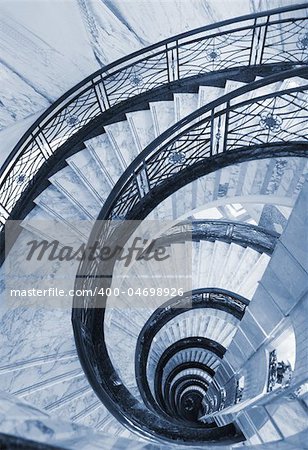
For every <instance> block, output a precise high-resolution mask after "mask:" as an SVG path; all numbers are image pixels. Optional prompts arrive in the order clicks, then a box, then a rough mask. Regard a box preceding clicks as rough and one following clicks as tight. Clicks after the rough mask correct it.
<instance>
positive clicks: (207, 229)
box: [156, 219, 279, 255]
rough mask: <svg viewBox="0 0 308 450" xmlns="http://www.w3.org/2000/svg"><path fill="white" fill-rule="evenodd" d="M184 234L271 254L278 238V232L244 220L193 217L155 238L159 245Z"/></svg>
mask: <svg viewBox="0 0 308 450" xmlns="http://www.w3.org/2000/svg"><path fill="white" fill-rule="evenodd" d="M185 236H187V237H188V239H190V240H220V241H223V242H228V243H231V242H234V243H237V244H238V245H243V246H245V247H251V248H253V249H255V250H256V251H258V252H262V253H267V254H268V255H271V254H272V253H273V251H274V248H275V245H276V242H277V240H278V238H279V233H276V232H275V231H269V230H266V229H265V228H262V227H259V226H255V225H252V224H249V223H245V222H238V221H231V220H210V219H200V220H195V219H194V220H193V221H183V222H180V223H178V224H176V225H174V226H173V227H171V228H169V230H167V231H166V232H165V233H164V234H163V236H162V237H161V238H159V239H157V240H156V244H157V245H158V246H159V245H168V244H170V243H172V242H181V241H182V242H183V241H184V240H185Z"/></svg>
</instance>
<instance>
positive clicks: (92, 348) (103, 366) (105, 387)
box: [72, 69, 307, 442]
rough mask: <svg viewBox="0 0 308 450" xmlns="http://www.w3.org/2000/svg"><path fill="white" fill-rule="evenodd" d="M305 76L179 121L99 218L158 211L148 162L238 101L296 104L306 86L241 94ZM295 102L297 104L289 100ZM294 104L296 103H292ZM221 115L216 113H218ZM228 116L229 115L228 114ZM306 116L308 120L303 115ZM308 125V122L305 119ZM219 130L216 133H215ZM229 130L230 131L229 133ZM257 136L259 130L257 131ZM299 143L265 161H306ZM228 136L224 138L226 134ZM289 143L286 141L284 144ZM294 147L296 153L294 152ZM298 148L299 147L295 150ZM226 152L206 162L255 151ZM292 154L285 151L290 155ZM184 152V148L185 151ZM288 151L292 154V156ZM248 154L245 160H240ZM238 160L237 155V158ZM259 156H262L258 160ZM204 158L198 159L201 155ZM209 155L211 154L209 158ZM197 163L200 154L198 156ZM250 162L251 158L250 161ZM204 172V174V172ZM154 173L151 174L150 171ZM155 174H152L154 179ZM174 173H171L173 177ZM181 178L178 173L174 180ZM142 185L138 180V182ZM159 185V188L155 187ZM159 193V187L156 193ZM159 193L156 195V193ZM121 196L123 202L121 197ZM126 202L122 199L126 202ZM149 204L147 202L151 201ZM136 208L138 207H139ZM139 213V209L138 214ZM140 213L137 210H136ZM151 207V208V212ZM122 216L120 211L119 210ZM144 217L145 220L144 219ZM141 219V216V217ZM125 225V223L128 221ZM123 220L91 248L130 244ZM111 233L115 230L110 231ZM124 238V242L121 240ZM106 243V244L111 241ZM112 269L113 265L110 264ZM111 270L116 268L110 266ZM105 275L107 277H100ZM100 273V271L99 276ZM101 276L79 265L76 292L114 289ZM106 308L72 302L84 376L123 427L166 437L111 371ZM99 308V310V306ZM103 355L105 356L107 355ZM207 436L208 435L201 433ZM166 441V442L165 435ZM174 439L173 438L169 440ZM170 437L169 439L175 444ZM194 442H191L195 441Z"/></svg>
mask: <svg viewBox="0 0 308 450" xmlns="http://www.w3.org/2000/svg"><path fill="white" fill-rule="evenodd" d="M304 74H307V70H306V71H304V69H297V70H293V71H288V72H284V73H280V74H278V75H273V76H271V77H268V78H267V79H266V80H260V81H256V82H254V83H251V84H250V85H249V86H245V87H243V88H240V89H238V90H237V91H235V92H233V93H231V94H228V95H226V96H224V97H222V98H220V99H218V100H216V101H214V102H212V103H211V104H209V105H207V106H205V107H203V108H201V109H199V110H198V111H197V112H196V113H193V114H191V115H190V116H188V117H187V118H185V119H183V120H182V121H180V122H179V123H178V124H176V125H175V126H173V127H171V128H170V129H169V130H167V131H166V132H165V133H164V134H162V136H161V137H159V138H157V139H156V140H155V141H153V142H152V143H151V144H150V145H149V146H148V147H147V148H146V149H145V150H144V151H143V152H142V153H141V154H139V156H138V157H137V158H136V160H135V161H134V162H133V163H132V164H131V165H130V166H129V167H128V169H127V170H126V172H125V173H124V174H123V176H122V177H121V178H120V180H119V181H118V183H117V184H116V186H115V187H114V189H113V191H112V193H111V195H110V196H109V198H108V199H107V202H106V203H105V206H104V207H103V209H102V211H101V214H100V216H99V218H100V219H110V218H111V217H112V212H113V211H114V210H115V207H116V206H117V205H118V202H119V201H120V203H121V205H123V208H124V209H123V210H120V211H121V212H122V211H124V216H126V214H127V218H130V219H131V218H132V217H134V214H135V216H136V211H135V210H137V214H138V213H139V215H140V216H143V217H145V216H146V215H147V213H148V212H149V211H150V210H151V209H153V208H154V207H155V204H156V203H157V204H158V203H159V202H160V201H161V200H162V198H163V196H167V195H168V194H169V193H170V192H169V191H168V190H165V191H164V194H163V195H162V197H161V198H160V197H159V196H158V197H154V196H153V195H151V193H149V191H148V192H145V194H144V197H142V190H141V189H144V187H142V186H141V184H140V183H139V184H138V175H139V173H140V171H142V170H149V167H150V166H149V160H150V159H151V157H152V156H153V155H155V156H157V159H156V162H155V163H157V166H158V169H161V166H160V164H161V161H162V160H163V158H162V154H163V152H164V150H165V149H166V148H168V146H169V144H170V145H173V144H174V145H175V149H176V150H178V148H179V147H177V144H178V143H179V142H180V144H181V141H180V140H179V138H181V137H183V136H187V135H189V133H190V132H192V131H193V130H195V129H196V128H197V127H200V126H202V125H203V124H204V123H206V124H209V126H210V127H211V126H212V124H213V123H215V120H216V119H218V118H219V117H222V116H223V115H224V117H226V116H227V117H228V118H230V117H231V116H230V114H229V113H230V112H232V111H233V110H232V108H233V107H234V105H233V101H234V102H235V107H239V106H240V107H243V105H244V106H245V107H247V105H249V104H258V105H260V104H261V105H262V101H265V100H267V101H268V100H269V99H275V98H278V97H279V98H280V97H281V98H283V99H284V96H291V97H290V98H291V99H293V96H294V94H295V98H296V93H297V94H298V93H299V92H301V91H305V90H306V89H307V86H305V87H302V86H297V87H296V88H291V89H286V90H283V91H282V92H272V93H270V94H267V95H263V96H262V95H261V96H260V97H257V98H254V99H251V100H245V101H243V98H241V95H242V94H246V93H247V92H249V91H251V90H253V89H258V88H260V87H261V88H263V87H265V86H267V85H270V84H272V83H275V82H276V81H280V80H284V79H286V78H289V77H290V78H292V77H294V76H300V75H304ZM238 98H241V101H240V102H239V103H236V101H237V99H238ZM291 101H293V100H291ZM292 104H293V103H292ZM301 106H302V105H300V106H299V105H296V107H299V109H298V110H299V111H300V110H301ZM216 111H217V112H216ZM226 113H228V115H226ZM305 117H306V116H305ZM297 120H299V121H300V120H301V116H300V114H299V116H298V117H297ZM305 120H306V119H305ZM224 124H225V126H227V124H228V120H226V121H225V122H224ZM215 130H216V129H215ZM229 131H231V130H230V129H229ZM256 132H258V131H256ZM300 133H301V134H300V138H299V139H298V140H295V141H294V142H291V143H288V142H284V141H282V142H278V144H277V149H278V150H277V149H276V148H275V145H276V143H275V142H274V143H273V145H274V146H272V147H271V143H269V144H266V145H267V146H269V149H268V151H267V153H265V156H266V157H269V156H273V155H275V151H276V154H277V155H281V154H284V155H286V154H289V155H297V156H304V154H305V153H306V152H305V151H304V150H307V144H303V142H307V137H306V134H305V130H303V129H302V128H300ZM213 135H214V136H215V133H213V131H212V132H211V133H209V134H208V136H207V138H206V139H207V143H211V136H213ZM224 135H226V133H224ZM200 136H204V129H203V130H202V133H201V134H200ZM195 140H196V135H193V140H192V141H191V142H195ZM286 141H287V140H286ZM292 145H293V146H295V149H294V148H293V147H292ZM279 146H282V147H283V151H282V152H280V153H279ZM297 146H299V148H297ZM222 149H223V151H222V153H221V154H218V155H217V154H216V153H214V154H213V153H210V156H211V157H210V158H208V159H214V158H218V157H219V158H220V157H221V155H223V156H224V154H225V153H226V154H227V158H229V159H227V161H225V162H224V164H225V165H228V164H232V163H235V162H239V161H240V160H241V158H242V159H245V157H246V158H247V155H246V154H245V151H247V152H248V151H249V152H251V149H250V148H249V146H248V147H245V146H244V147H243V148H240V149H239V150H238V151H236V150H235V151H233V150H232V151H228V152H227V151H226V147H224V146H223V148H222ZM253 149H254V151H255V152H256V153H253V152H252V154H251V156H250V159H255V158H260V157H264V154H261V151H263V150H264V149H263V148H262V146H260V145H258V149H257V150H255V148H254V147H253ZM286 149H287V150H288V151H287V150H286ZM181 150H182V149H181ZM288 152H289V153H288ZM242 154H244V157H243V156H242ZM234 155H235V156H234ZM260 155H261V156H260ZM199 156H200V155H199ZM207 156H209V155H207ZM197 159H198V155H197ZM247 159H249V158H247ZM201 160H202V158H201ZM203 163H204V159H203V160H202V164H203ZM201 168H202V171H203V172H204V171H205V168H204V164H203V166H202V167H201ZM218 168H221V160H218V163H217V164H216V166H215V168H214V169H213V167H210V168H209V171H211V170H217V169H218ZM158 172H159V171H158ZM200 172H201V171H200ZM149 173H150V172H149ZM183 173H184V170H180V171H179V175H180V176H181V177H179V178H178V179H181V180H182V183H183V185H184V184H185V183H187V182H188V181H187V178H185V177H184V179H183ZM152 174H153V172H151V176H152ZM173 175H174V174H172V176H173ZM176 175H177V173H175V176H176ZM151 176H148V177H147V176H146V177H145V180H147V181H148V183H149V185H148V186H149V187H151V186H152V185H150V182H151V181H152V180H151ZM197 176H200V173H194V177H195V178H197ZM166 180H167V178H165V177H164V173H163V171H162V170H161V171H160V172H159V176H158V177H157V178H156V180H155V182H157V183H158V184H161V185H163V186H164V189H165V187H166V184H168V180H167V182H166V183H165V181H166ZM139 181H140V179H139ZM129 183H131V186H135V187H134V188H132V187H129V186H128V185H129ZM171 184H172V189H174V190H176V189H177V188H178V186H175V184H174V183H171ZM138 186H139V187H140V188H141V189H140V190H139V191H138V189H136V187H137V188H138ZM154 186H155V185H154ZM127 187H128V192H129V193H130V192H131V193H132V198H133V200H132V201H131V202H129V201H128V200H129V198H128V197H127V198H124V197H123V196H122V194H123V191H124V189H126V188H127ZM153 190H155V187H154V189H153ZM156 192H157V191H156ZM121 196H122V197H121ZM123 199H124V200H123ZM148 200H149V201H148ZM136 206H137V208H136ZM134 208H135V209H134ZM138 208H139V210H138ZM147 208H148V209H147ZM130 212H133V215H131V216H129V213H130ZM117 213H118V211H117ZM143 217H141V218H143ZM138 218H139V219H140V217H138ZM124 222H126V221H124ZM124 222H123V220H119V221H112V222H110V221H109V220H107V221H106V222H105V223H104V226H103V227H102V223H101V222H97V223H96V224H95V226H94V228H93V230H92V233H91V236H90V240H89V245H91V242H92V241H93V240H98V241H99V242H104V244H105V242H106V239H109V237H110V236H111V238H112V239H113V238H117V239H118V240H117V243H119V244H121V243H123V239H126V237H127V235H126V233H125V232H124V233H123V230H122V224H124ZM110 224H111V225H113V227H112V228H109V227H110ZM110 230H111V231H110ZM123 236H124V237H123ZM107 242H108V241H107ZM111 265H112V264H111ZM109 269H110V266H109V267H108V270H109ZM111 269H112V267H111ZM102 270H103V272H101V271H102ZM98 271H99V272H98ZM99 273H104V274H106V273H108V274H109V273H112V271H111V272H109V271H108V272H107V271H105V268H104V267H102V265H99V264H98V262H97V261H96V262H90V263H89V262H87V261H84V262H83V263H82V264H81V266H80V267H79V270H78V274H77V277H76V284H75V288H76V289H79V288H86V289H88V288H90V287H91V288H93V289H94V286H97V285H99V286H102V285H103V286H104V287H107V286H109V285H110V282H111V278H108V279H105V278H104V279H102V278H97V274H99ZM105 304H106V297H104V298H103V297H102V296H99V298H98V297H95V296H94V297H87V298H84V299H80V298H78V297H75V298H74V304H73V313H72V323H73V329H74V335H75V340H76V347H77V350H78V354H79V358H80V360H81V363H82V365H83V368H84V371H85V372H86V374H87V376H88V378H89V380H90V382H91V384H92V386H93V387H94V389H95V391H96V393H97V395H98V396H99V397H100V398H101V399H102V401H103V402H104V403H105V404H106V405H107V406H108V408H110V409H111V411H112V413H113V414H114V415H115V416H116V417H117V418H118V419H119V420H120V421H121V422H123V423H128V422H129V424H130V425H131V424H132V422H133V423H134V426H135V429H138V428H139V429H140V428H142V429H143V431H145V430H147V432H148V433H149V434H151V433H154V434H156V435H157V436H164V433H165V429H164V430H163V420H164V419H162V418H160V419H161V422H157V423H156V422H155V419H154V417H155V416H154V415H153V413H151V412H150V411H146V410H145V409H143V408H141V406H140V403H138V402H137V403H134V401H133V398H132V395H131V394H130V392H129V391H128V389H127V388H126V386H125V385H124V384H123V383H122V381H121V379H120V377H119V375H118V373H117V372H116V370H115V368H114V367H113V364H112V362H111V360H110V357H109V355H108V350H107V347H106V342H105V336H104V327H102V324H103V323H104V315H105V310H104V307H105ZM96 306H98V307H96ZM103 355H104V356H103ZM203 432H204V431H203ZM174 433H175V434H173V437H172V438H174V436H177V437H176V438H177V439H178V438H179V436H180V434H178V433H182V434H181V436H185V440H186V441H189V440H191V439H192V437H191V435H188V434H186V433H188V430H184V429H181V431H180V430H179V429H177V430H176V431H174ZM166 438H167V439H168V437H167V436H166ZM169 438H171V436H169ZM172 438H171V439H172ZM191 442H192V441H191Z"/></svg>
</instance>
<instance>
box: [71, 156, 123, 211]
mask: <svg viewBox="0 0 308 450" xmlns="http://www.w3.org/2000/svg"><path fill="white" fill-rule="evenodd" d="M109 162H110V163H112V161H109ZM67 163H68V164H69V166H70V167H71V168H72V170H73V171H74V172H75V173H76V175H77V176H78V177H79V179H80V180H81V181H82V182H83V184H84V186H85V189H87V190H88V191H89V192H91V194H92V195H93V196H94V197H95V199H96V201H97V203H98V204H99V205H100V207H101V206H102V204H103V203H104V202H105V201H106V198H107V197H108V195H109V193H110V191H111V188H112V187H113V185H114V183H113V180H112V179H111V177H110V176H108V178H107V174H105V173H104V172H103V171H102V170H101V168H100V167H99V165H98V164H97V162H96V160H95V159H94V158H93V156H92V154H91V153H90V151H89V150H88V149H85V150H82V151H81V152H78V153H76V154H75V155H73V156H71V157H70V158H68V159H67ZM106 172H107V171H106ZM107 173H108V172H107ZM108 175H109V173H108Z"/></svg>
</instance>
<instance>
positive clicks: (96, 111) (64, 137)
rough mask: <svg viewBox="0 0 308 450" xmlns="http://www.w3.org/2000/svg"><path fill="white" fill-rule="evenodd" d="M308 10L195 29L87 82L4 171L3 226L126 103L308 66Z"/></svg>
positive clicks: (0, 186)
mask: <svg viewBox="0 0 308 450" xmlns="http://www.w3.org/2000/svg"><path fill="white" fill-rule="evenodd" d="M307 10H308V8H307V5H306V4H301V5H297V6H289V7H284V8H280V9H275V10H271V11H267V12H261V13H258V14H252V15H247V16H243V17H239V18H236V19H234V18H233V19H230V20H227V21H224V22H220V23H217V24H213V25H209V26H206V27H202V28H198V29H196V30H193V31H189V32H186V33H183V34H180V35H177V36H175V37H172V38H170V39H166V40H164V41H162V42H160V43H158V44H155V45H152V46H150V47H148V48H146V49H142V50H140V51H138V52H135V53H133V54H132V55H130V56H128V57H125V58H122V59H120V60H118V61H117V62H115V63H112V64H109V65H108V66H106V67H104V68H102V69H101V70H99V71H97V72H95V73H94V74H92V75H90V76H89V77H87V78H86V79H85V80H83V81H82V82H81V83H79V84H78V85H76V86H75V87H73V88H72V89H71V90H69V91H68V92H67V93H66V94H64V95H63V96H62V97H61V98H60V99H59V100H57V101H56V102H55V103H54V104H53V105H52V106H51V107H50V108H48V109H47V110H46V111H45V113H44V114H42V115H41V116H40V117H39V119H38V120H37V121H36V122H35V123H34V124H33V125H32V126H31V127H30V128H29V130H28V131H27V132H26V134H25V135H24V136H23V137H22V138H21V139H20V141H19V142H18V143H17V145H16V146H15V148H14V149H13V150H12V152H11V154H10V156H9V158H8V159H7V160H6V161H5V163H4V165H3V166H2V168H1V170H0V227H2V226H3V224H4V223H5V222H6V220H7V219H8V218H9V216H10V214H11V213H12V211H13V209H14V207H15V205H16V203H17V202H18V200H19V199H20V198H21V196H22V194H23V193H24V191H25V190H26V189H27V188H28V187H29V186H30V185H31V180H33V178H34V177H35V175H36V174H37V173H38V171H39V170H40V168H41V167H42V166H43V165H44V163H45V162H46V161H47V160H48V159H49V158H50V157H51V156H52V155H53V154H55V152H56V151H57V150H59V149H60V148H61V146H63V145H64V144H65V143H66V142H67V141H68V140H69V139H70V138H71V137H72V136H74V135H75V134H76V133H77V132H78V131H80V130H81V129H82V128H83V127H85V126H86V125H87V124H89V123H90V122H91V121H92V120H93V119H96V118H97V117H99V116H100V115H101V114H103V113H104V112H106V111H107V110H109V109H110V108H112V107H114V106H116V105H118V104H120V103H121V102H124V101H125V100H128V99H131V98H132V97H134V96H138V95H139V94H142V93H146V92H149V91H152V90H153V89H156V88H159V87H161V86H164V85H167V84H170V83H173V82H177V81H179V80H183V79H187V78H191V77H196V76H200V75H202V74H207V73H211V72H216V71H223V70H226V69H230V68H236V67H259V66H264V65H275V64H283V65H287V64H290V65H294V64H296V65H298V64H307V61H308V60H307V55H306V51H307V48H308V34H307V29H306V28H305V23H306V21H307ZM264 123H266V121H265V122H264Z"/></svg>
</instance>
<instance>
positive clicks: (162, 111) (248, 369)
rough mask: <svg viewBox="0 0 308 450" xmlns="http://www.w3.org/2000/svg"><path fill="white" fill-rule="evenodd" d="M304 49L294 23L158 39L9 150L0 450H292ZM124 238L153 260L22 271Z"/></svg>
mask: <svg viewBox="0 0 308 450" xmlns="http://www.w3.org/2000/svg"><path fill="white" fill-rule="evenodd" d="M307 36H308V34H307V5H298V6H290V7H285V8H281V9H279V10H272V11H268V12H260V13H258V14H253V15H250V16H245V17H240V18H238V19H235V20H228V21H225V22H222V23H219V24H214V25H211V26H207V27H203V28H202V29H197V30H193V31H190V32H186V33H184V34H182V35H178V36H176V37H172V38H170V39H167V40H165V41H163V42H161V43H158V44H155V45H153V46H151V47H149V48H145V49H143V50H140V51H138V52H135V53H134V54H132V55H130V56H128V57H126V58H123V59H122V60H119V61H117V62H115V63H113V64H110V65H109V66H107V67H104V68H103V69H101V70H100V71H98V72H96V73H95V74H93V75H91V76H90V77H88V78H87V79H85V80H83V81H82V82H81V83H79V84H78V85H77V86H75V87H74V88H72V89H71V90H70V91H69V92H67V93H66V94H65V95H64V96H63V97H61V98H60V99H59V100H58V101H57V102H55V104H54V105H52V106H51V107H50V108H49V109H48V110H47V111H46V112H45V113H44V114H43V115H42V116H41V117H40V118H39V119H38V120H37V121H36V122H35V123H34V124H33V125H32V127H31V128H30V129H29V130H28V132H27V133H26V134H25V135H24V136H23V138H22V139H21V140H20V141H19V143H18V144H17V145H16V147H15V148H14V149H13V151H12V153H11V155H10V157H9V158H8V160H7V161H6V163H5V164H4V166H3V167H2V169H1V179H0V186H1V187H0V209H1V216H0V221H1V224H2V237H1V238H2V243H3V246H4V247H5V252H4V251H3V252H2V267H1V292H2V299H3V301H2V302H1V306H0V312H1V322H0V323H1V327H0V336H1V348H2V350H1V365H0V386H1V393H0V396H1V404H2V405H3V406H2V409H1V410H0V412H1V415H0V446H1V448H4V449H7V448H8V449H12V448H83V449H87V448H89V449H95V448H98V449H99V448H106V449H109V448H117V449H120V448H136V449H137V448H153V449H155V448H173V447H175V448H182V447H184V448H224V449H230V450H231V449H235V448H242V447H247V448H251V449H252V448H256V449H260V450H261V449H269V450H270V449H274V448H275V449H276V448H277V449H278V448H281V449H284V448H285V449H290V450H291V449H299V448H307V447H305V446H306V439H305V434H306V433H307V405H308V396H307V382H308V380H307V373H306V370H305V369H306V368H307V356H306V355H307V327H305V312H307V259H306V257H305V253H304V252H305V244H306V243H307V239H306V238H307V236H306V234H305V223H306V220H305V219H306V217H305V213H306V204H307V203H306V202H307V195H308V187H307V182H306V178H307V172H308V165H307V159H306V157H307V128H308V127H307V125H308V122H307V116H308V107H307V87H308V81H307V80H308V70H307V62H308V57H307V49H308V40H307ZM238 211H240V212H239V213H238ZM215 214H218V215H219V218H217V217H216V216H215ZM138 233H139V234H138ZM140 233H141V234H140ZM135 236H146V237H148V236H150V237H154V238H155V246H157V247H156V248H157V249H160V248H162V247H163V248H164V250H165V251H167V254H168V258H169V259H166V261H163V262H159V263H158V262H157V260H156V259H153V258H152V259H150V258H149V259H147V258H145V257H144V258H140V260H136V261H133V262H132V264H130V265H129V267H127V266H126V264H125V261H121V260H116V259H112V260H111V261H108V262H105V261H100V262H97V259H95V258H93V259H87V258H85V259H84V260H82V261H78V260H77V259H71V260H65V258H64V261H63V260H62V261H59V260H56V259H54V260H52V259H50V258H48V255H47V254H44V255H43V256H42V257H40V258H38V259H32V260H31V261H30V262H29V261H28V260H27V258H25V255H27V254H28V248H29V242H30V241H34V240H45V241H48V242H59V245H60V248H62V249H67V248H68V246H73V247H74V248H79V247H80V246H82V245H86V246H87V248H90V247H91V246H93V244H94V243H95V242H99V244H100V245H101V246H104V245H105V244H108V245H110V246H111V248H112V247H113V246H114V245H120V246H123V248H129V246H130V245H131V242H132V240H133V238H134V237H135ZM148 251H149V250H146V249H145V250H143V256H144V255H147V254H148V253H147V252H148ZM59 286H60V287H64V289H66V290H67V291H68V290H69V289H71V292H72V294H70V295H67V296H66V297H65V298H64V299H59V298H57V299H56V298H55V297H54V296H53V295H51V294H48V295H47V296H46V297H44V300H43V301H42V299H41V298H36V297H35V296H31V295H29V294H28V295H26V296H19V297H18V296H17V297H13V296H12V295H10V292H11V290H12V289H18V288H19V289H28V288H30V287H31V288H35V289H43V288H46V289H48V288H51V287H53V288H57V287H59ZM108 289H109V291H108ZM73 290H74V292H75V295H73ZM99 291H102V292H103V294H101V293H100V294H98V292H99ZM77 292H82V293H83V294H82V295H77V294H76V293H77ZM106 292H109V294H108V295H107V294H106ZM72 306H73V307H72ZM2 413H3V414H2ZM288 419H289V423H288Z"/></svg>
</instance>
